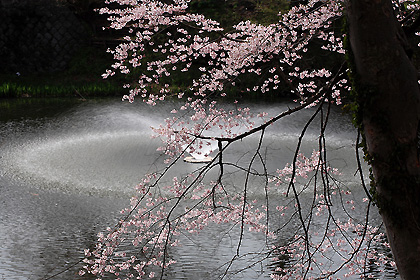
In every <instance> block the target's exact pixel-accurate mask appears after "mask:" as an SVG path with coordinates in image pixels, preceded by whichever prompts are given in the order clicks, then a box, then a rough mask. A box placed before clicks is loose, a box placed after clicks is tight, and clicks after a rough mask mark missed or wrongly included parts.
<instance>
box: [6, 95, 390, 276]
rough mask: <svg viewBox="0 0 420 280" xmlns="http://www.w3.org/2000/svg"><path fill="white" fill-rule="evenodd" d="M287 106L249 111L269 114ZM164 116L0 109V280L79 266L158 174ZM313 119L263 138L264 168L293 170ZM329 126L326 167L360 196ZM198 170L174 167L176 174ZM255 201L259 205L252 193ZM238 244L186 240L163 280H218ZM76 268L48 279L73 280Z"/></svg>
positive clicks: (139, 107)
mask: <svg viewBox="0 0 420 280" xmlns="http://www.w3.org/2000/svg"><path fill="white" fill-rule="evenodd" d="M286 106H287V104H283V105H281V104H280V105H267V104H259V105H255V107H256V108H257V110H262V109H264V110H267V111H270V110H271V111H273V110H279V107H281V108H286ZM169 108H170V104H169V105H168V106H167V107H158V108H149V107H147V106H145V105H144V104H141V103H135V104H129V103H128V102H121V101H120V100H91V101H86V102H81V101H77V100H69V99H67V100H66V99H64V100H63V99H56V100H12V101H0V193H1V195H0V207H1V208H0V209H1V211H0V279H43V278H46V277H49V276H52V275H54V274H55V273H58V272H60V271H61V270H63V269H65V268H69V267H71V266H72V265H73V264H74V263H75V262H77V261H78V260H79V259H80V258H82V257H83V249H85V248H89V247H92V246H93V244H94V242H95V240H96V235H97V233H98V232H99V231H102V230H104V229H105V228H106V227H108V226H111V227H112V226H113V225H115V221H116V219H117V218H118V217H119V214H118V213H119V210H120V209H122V208H124V207H126V206H127V205H128V202H129V199H130V196H131V194H133V187H134V186H135V185H136V184H137V182H139V181H140V179H141V178H142V176H143V175H144V174H145V173H146V172H150V171H153V170H155V169H157V168H159V167H161V166H163V158H162V157H161V156H160V155H159V153H158V152H156V148H157V147H158V146H159V144H160V143H159V142H158V141H157V140H152V139H151V138H150V136H151V130H150V126H157V125H158V124H159V123H160V120H161V119H162V118H163V117H164V116H167V112H168V109H169ZM169 111H170V110H169ZM309 116H310V112H309V113H304V114H303V115H301V116H300V117H298V118H292V119H289V120H287V121H283V122H280V123H279V124H278V125H276V126H273V128H272V130H271V132H270V131H267V136H266V143H267V149H266V151H267V153H268V154H269V155H272V157H267V161H268V162H267V164H268V165H272V166H274V168H282V167H283V166H284V164H285V163H286V162H288V161H290V158H291V156H292V155H293V151H294V146H295V144H296V136H297V135H299V132H300V128H301V127H302V125H303V124H304V123H305V122H306V121H307V119H308V118H309ZM335 118H336V121H335V122H334V123H332V124H331V127H330V131H329V135H331V136H330V137H329V142H330V143H331V144H330V154H329V158H330V161H331V163H332V164H333V165H334V166H337V167H339V168H341V169H342V170H344V171H343V175H342V176H341V180H342V181H343V182H344V183H345V184H348V185H349V188H358V187H359V185H358V183H357V178H356V179H355V177H354V173H355V170H356V166H355V163H354V147H353V146H352V143H353V140H354V137H355V133H354V129H353V128H352V127H351V124H350V122H349V120H348V117H346V116H342V115H341V114H340V113H339V111H337V114H336V116H335ZM308 134H309V140H307V141H306V142H305V143H304V145H303V149H304V150H306V151H308V152H310V151H312V149H314V145H315V147H316V143H317V138H316V135H315V134H314V136H313V138H311V132H310V131H309V133H308ZM257 140H258V138H255V139H250V140H246V141H243V142H242V144H241V146H240V147H239V148H236V149H237V150H232V151H227V158H229V156H232V157H233V156H236V155H237V154H238V153H243V154H244V155H246V152H247V151H248V150H251V149H252V148H253V147H255V144H256V143H257V142H258V141H257ZM314 143H315V144H314ZM229 153H230V154H229ZM195 167H196V166H193V165H191V164H188V163H180V164H179V166H178V167H177V168H176V169H175V170H174V173H175V174H177V173H179V174H183V173H185V172H187V171H191V170H193V168H195ZM229 180H232V182H233V183H232V185H235V182H238V180H240V178H236V177H235V176H234V175H232V176H231V177H230V179H229ZM251 194H252V195H253V196H255V197H257V198H258V197H260V196H262V192H261V190H258V189H255V191H252V190H251ZM273 195H276V194H273ZM235 235H237V234H235V231H228V230H227V228H226V227H220V226H212V227H209V229H208V230H206V231H204V232H202V233H200V234H199V235H196V236H193V235H185V236H182V237H181V239H182V240H181V241H182V242H183V244H184V245H183V246H181V247H176V248H174V249H173V251H172V252H171V253H172V254H173V255H174V258H175V259H176V260H177V261H178V263H177V264H176V265H174V267H173V268H172V269H171V270H170V271H168V279H209V280H210V279H217V278H218V276H219V275H220V274H221V273H222V272H223V269H219V268H220V267H221V266H222V264H223V263H225V262H227V261H229V260H230V259H231V258H232V256H233V255H234V254H235V252H236V242H237V236H235ZM264 245H265V237H264V236H261V235H257V234H249V235H248V236H247V239H246V240H245V241H244V243H243V247H244V248H243V251H246V250H247V249H249V250H254V251H258V249H259V248H263V247H264ZM247 261H249V260H244V261H242V262H239V263H238V264H237V266H238V267H237V268H239V267H241V266H246V265H247ZM79 268H80V266H75V267H71V268H70V269H69V270H68V271H66V272H65V273H62V274H60V275H58V276H57V277H55V278H53V279H78V277H77V272H78V270H79ZM269 273H270V269H269V268H267V263H266V262H265V263H263V264H262V265H261V266H256V267H254V268H253V269H250V270H249V271H246V272H241V273H239V274H237V275H231V278H232V279H270V277H269ZM394 276H395V271H389V273H388V274H387V275H385V276H382V277H383V278H386V279H394ZM86 279H87V278H86ZM92 279H93V278H92ZM228 279H230V278H228Z"/></svg>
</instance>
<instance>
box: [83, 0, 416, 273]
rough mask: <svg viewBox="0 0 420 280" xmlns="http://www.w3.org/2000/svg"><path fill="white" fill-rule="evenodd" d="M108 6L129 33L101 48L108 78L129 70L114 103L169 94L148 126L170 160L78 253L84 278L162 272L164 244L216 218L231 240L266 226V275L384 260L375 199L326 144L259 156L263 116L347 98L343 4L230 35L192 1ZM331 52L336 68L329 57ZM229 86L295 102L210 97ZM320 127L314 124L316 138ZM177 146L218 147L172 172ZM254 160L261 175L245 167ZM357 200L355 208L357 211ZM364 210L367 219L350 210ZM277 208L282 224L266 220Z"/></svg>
mask: <svg viewBox="0 0 420 280" xmlns="http://www.w3.org/2000/svg"><path fill="white" fill-rule="evenodd" d="M106 2H107V3H108V4H114V8H109V7H108V8H102V9H100V13H102V14H107V15H109V21H110V28H113V29H124V30H126V31H127V32H126V34H127V35H125V36H124V38H123V39H124V42H123V43H121V44H120V45H119V46H117V47H116V48H115V49H112V50H111V49H110V50H109V52H110V53H112V54H113V55H114V58H115V60H116V62H115V63H114V64H113V65H112V69H110V70H107V72H106V73H105V74H104V75H103V76H104V78H106V77H109V76H112V75H114V74H115V73H116V72H118V71H119V72H121V73H123V74H130V75H132V76H135V81H134V82H133V83H132V84H127V85H125V86H126V87H127V88H130V93H129V94H128V95H126V96H124V99H128V100H129V101H130V102H133V101H134V99H135V98H139V99H141V100H143V102H146V103H147V104H150V105H152V106H154V105H157V104H158V103H159V102H162V101H164V100H167V99H168V98H172V99H176V100H179V102H173V104H174V108H173V110H172V111H171V114H172V116H171V117H170V118H167V119H166V120H164V123H163V124H161V125H160V126H158V127H154V128H153V131H154V133H155V136H154V137H156V138H159V139H161V140H162V146H161V147H160V148H159V149H158V151H159V152H161V153H163V154H165V155H166V158H165V164H166V167H165V168H164V169H163V170H160V171H159V172H156V173H151V174H147V175H145V177H144V179H143V181H142V182H141V183H140V184H139V185H138V186H137V187H136V191H137V193H136V196H135V197H133V198H132V200H131V206H130V207H129V208H127V209H125V210H123V211H122V214H123V218H122V219H121V220H120V221H119V222H118V225H117V226H115V227H114V228H109V229H108V230H107V232H106V233H100V234H99V235H98V242H97V243H96V246H95V247H94V248H90V249H88V250H86V251H85V256H86V258H85V259H84V263H85V265H84V268H83V269H82V270H81V271H80V274H81V275H83V274H85V273H90V274H94V275H96V276H97V277H98V279H100V278H101V277H103V276H105V275H107V274H112V275H115V276H116V277H121V279H122V278H124V279H126V278H127V279H143V278H155V277H160V276H162V275H164V271H165V269H168V267H170V266H171V265H172V264H174V263H175V262H176V260H173V259H172V258H171V256H170V252H169V251H170V248H171V247H173V246H178V245H179V238H178V237H179V235H180V234H183V233H185V232H187V233H190V234H197V233H199V232H200V231H202V230H204V229H205V227H206V226H208V225H209V224H214V223H215V224H226V223H231V224H233V225H235V226H237V227H239V228H240V240H242V237H243V236H244V235H245V233H246V232H253V233H261V234H265V235H266V236H267V240H269V241H267V244H266V245H267V246H266V251H265V252H264V254H262V256H263V255H264V257H262V258H267V256H268V258H272V262H273V263H275V268H274V269H273V273H272V274H271V276H272V278H273V279H319V278H324V279H333V277H336V275H340V276H338V277H342V278H345V277H354V276H357V277H360V278H367V277H374V276H373V275H370V274H369V273H368V272H367V271H366V266H367V265H368V264H369V265H370V264H371V263H375V264H376V265H377V266H378V267H383V266H388V265H394V263H393V262H392V261H391V260H390V259H389V258H388V257H387V256H386V254H384V253H383V252H380V251H379V249H378V248H382V247H383V246H385V247H386V246H387V244H386V242H384V237H383V233H382V232H381V230H380V229H378V228H377V227H376V226H377V225H373V224H371V222H370V220H369V219H367V218H366V216H368V214H369V211H370V210H369V209H370V207H371V202H370V201H369V199H366V200H363V203H362V201H361V200H362V199H361V198H357V199H356V198H353V197H352V194H351V192H350V191H348V190H346V189H345V188H344V187H343V186H340V184H336V182H337V181H336V180H335V179H334V178H333V176H337V175H338V174H339V172H338V170H336V169H334V168H333V167H330V166H328V165H327V162H326V159H325V156H324V154H323V153H324V152H325V145H324V146H322V145H320V151H314V152H313V153H312V154H311V155H310V156H305V155H304V154H303V153H302V152H301V151H300V150H299V149H297V151H296V154H295V155H296V157H295V159H294V160H293V162H292V163H291V164H287V165H286V166H285V167H283V168H279V167H275V169H274V172H273V174H270V173H269V171H268V168H267V167H266V165H265V162H264V157H263V156H262V153H261V143H262V142H263V138H264V133H265V130H266V129H268V128H269V127H270V125H271V124H273V123H274V122H276V121H278V120H279V119H281V118H283V117H284V116H288V115H291V114H295V113H296V112H299V111H300V110H303V109H305V108H307V107H311V106H318V108H323V107H322V106H324V105H326V107H328V106H331V104H341V102H342V95H343V93H346V92H348V91H349V89H350V88H349V85H348V83H347V79H346V76H345V75H344V74H345V68H344V69H343V67H342V66H341V65H342V61H343V60H344V54H345V48H344V43H343V41H344V39H345V34H342V33H341V26H340V24H339V22H340V18H341V17H342V14H343V9H344V6H343V3H342V1H334V0H309V1H307V4H305V5H296V6H293V7H291V8H290V9H289V10H287V11H283V12H280V13H279V14H278V22H275V23H272V24H269V25H261V24H258V23H255V22H251V21H242V22H239V23H238V24H236V25H235V26H233V27H232V29H231V30H230V31H226V30H225V29H224V28H223V27H222V26H221V25H220V24H219V23H218V22H217V21H215V20H213V19H209V18H207V17H205V16H204V15H201V14H197V13H192V12H190V10H189V2H190V0H173V1H158V0H107V1H106ZM393 2H394V5H395V9H396V11H399V12H398V19H399V20H403V18H404V14H407V13H408V12H407V11H410V10H412V9H418V8H419V7H418V4H417V3H415V1H408V0H404V1H393ZM115 5H118V8H115ZM315 49H316V50H315ZM314 52H315V53H316V54H320V53H321V54H326V55H325V57H323V59H325V60H326V61H325V63H324V64H322V66H320V65H321V64H320V63H313V62H312V60H313V59H314V58H313V57H314ZM329 56H334V57H338V59H337V61H339V62H340V63H338V64H337V63H334V62H335V60H334V61H327V60H328V57H329ZM175 73H176V74H175ZM183 74H185V79H186V80H185V81H184V80H183V82H185V84H187V86H186V87H184V88H182V87H174V85H173V84H172V83H171V79H172V78H173V77H174V76H175V75H177V76H176V77H179V75H183ZM182 77H184V76H182ZM249 82H250V83H249ZM249 84H252V85H251V86H249ZM232 89H233V90H236V91H243V92H255V93H258V94H261V95H263V94H265V93H267V92H276V93H278V94H281V93H282V92H280V91H284V90H286V89H287V91H289V93H291V94H293V95H294V96H295V98H296V101H297V103H296V104H297V105H296V107H294V108H289V110H286V111H285V112H279V113H278V114H276V115H269V114H268V113H266V112H256V113H253V112H252V111H251V109H250V108H248V107H246V106H241V105H240V102H239V101H237V100H236V101H234V102H232V103H233V104H231V105H230V106H227V105H226V104H224V105H223V106H219V105H220V104H219V102H218V100H219V99H220V98H221V97H225V96H226V95H228V94H229V92H230V91H229V90H232ZM305 129H306V128H305ZM324 131H325V127H324V124H323V125H322V126H321V130H320V135H319V138H320V139H321V140H322V139H323V137H324V136H323V133H324ZM255 135H261V140H260V141H259V142H258V145H257V147H256V148H255V151H249V152H250V154H252V156H251V159H250V160H249V161H247V162H245V163H242V162H240V160H243V159H238V160H237V161H236V162H235V163H231V162H229V163H228V162H226V161H225V160H224V155H225V151H226V149H228V148H229V147H230V146H231V145H234V144H236V143H238V145H241V144H240V142H241V141H242V140H243V139H245V138H247V137H251V136H255ZM302 135H303V134H302ZM321 140H320V142H322V141H321ZM186 153H189V154H191V155H193V156H194V157H195V158H210V157H208V156H209V155H210V154H212V155H215V156H214V158H210V162H209V163H208V164H205V165H200V166H199V167H197V168H196V169H195V170H194V171H192V172H186V174H179V175H177V176H175V177H172V178H171V179H168V178H170V177H171V176H170V175H169V174H170V170H171V168H172V167H173V166H174V165H175V164H178V163H179V162H180V161H181V160H180V159H182V157H183V156H184V155H185V154H186ZM257 159H259V160H260V162H261V169H263V172H260V171H257V169H256V168H254V166H255V164H256V162H257ZM227 167H230V168H234V169H235V168H236V169H235V172H243V175H244V176H242V177H243V184H242V188H241V189H240V190H239V191H238V190H234V191H233V190H232V188H230V186H228V184H227V183H225V178H226V177H228V176H229V175H227V174H232V173H233V172H232V173H227V172H226V169H227ZM213 170H216V172H213ZM212 173H213V175H214V173H217V175H216V178H211V180H208V177H209V176H210V175H209V174H212ZM250 176H254V177H259V178H264V179H265V183H264V185H263V187H262V189H264V191H265V192H266V195H265V197H264V199H260V200H258V199H252V200H251V199H250V198H249V197H250V196H249V193H248V191H249V187H250V185H251V183H250V182H249V177H250ZM301 180H306V183H302V186H304V187H303V188H300V189H296V188H295V183H296V184H297V183H299V182H300V181H301ZM319 182H322V184H321V183H319ZM332 182H334V183H332ZM270 188H271V189H277V190H281V191H279V192H277V195H279V196H275V197H274V198H273V199H274V200H275V199H278V200H275V201H276V203H278V204H276V205H275V207H274V209H275V211H273V206H272V204H269V203H268V202H269V201H272V200H270V199H269V195H268V192H269V189H270ZM287 188H288V189H289V190H290V188H293V193H294V194H293V195H291V196H289V190H288V191H287V192H285V191H284V190H285V189H287ZM302 194H303V195H305V196H310V194H311V195H312V196H310V198H311V199H310V200H308V201H310V203H307V205H302V201H301V199H300V195H302ZM281 202H284V203H281ZM357 204H363V205H362V206H360V205H358V207H359V209H357V208H358V207H356V206H355V205H357ZM360 209H364V210H365V212H364V213H365V214H366V215H365V216H363V217H362V218H360V217H359V218H355V217H356V216H357V213H360ZM356 210H357V211H356ZM273 212H275V213H273ZM337 212H339V213H341V215H338V214H337ZM362 212H363V211H362ZM337 215H338V216H337ZM273 216H274V217H277V218H275V219H278V220H279V221H280V224H282V225H281V226H279V224H278V223H276V222H272V218H270V219H269V217H273ZM275 219H274V220H275ZM320 224H322V226H319V225H320ZM278 228H288V229H290V232H293V234H291V236H290V239H289V240H282V243H281V244H280V243H279V240H278V238H277V237H278V236H277V230H278ZM240 243H241V241H239V244H238V247H240V245H241V244H240ZM381 246H382V247H381ZM130 247H131V248H134V250H133V249H129V248H130ZM235 257H236V256H233V258H232V261H233V260H234V259H235Z"/></svg>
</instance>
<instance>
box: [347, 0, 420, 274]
mask: <svg viewBox="0 0 420 280" xmlns="http://www.w3.org/2000/svg"><path fill="white" fill-rule="evenodd" d="M347 19H348V28H349V34H348V35H349V39H350V46H351V50H352V53H351V52H350V53H349V55H351V56H352V57H350V60H351V59H352V60H353V62H354V64H353V66H354V68H353V69H354V71H353V77H354V80H353V86H354V88H355V89H356V92H357V97H356V100H357V102H358V105H359V114H358V115H359V117H360V121H361V123H360V124H361V126H362V128H363V131H364V136H365V139H366V147H367V152H368V154H369V157H371V159H372V160H371V165H372V170H373V175H374V178H375V182H373V184H374V185H373V186H372V188H373V193H374V199H375V202H376V203H377V205H378V207H379V209H380V213H381V215H382V218H383V221H384V224H385V227H386V231H387V236H388V240H389V242H390V245H391V249H392V252H393V255H394V258H395V261H396V263H397V268H398V271H399V273H400V275H401V277H402V279H406V280H407V279H409V280H418V279H420V268H419V266H420V164H419V152H418V150H419V149H418V129H419V127H420V126H419V120H420V92H419V85H418V83H417V71H416V69H415V68H414V66H413V64H412V63H411V61H410V59H409V57H408V56H407V48H406V46H407V44H406V39H405V36H404V33H403V31H402V29H401V26H400V24H399V23H398V21H397V20H396V18H395V16H394V13H393V9H392V4H391V0H348V1H347Z"/></svg>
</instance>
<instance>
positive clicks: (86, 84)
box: [0, 46, 124, 98]
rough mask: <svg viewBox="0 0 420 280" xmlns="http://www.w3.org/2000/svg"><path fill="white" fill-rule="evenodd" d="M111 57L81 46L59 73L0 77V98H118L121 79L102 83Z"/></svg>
mask: <svg viewBox="0 0 420 280" xmlns="http://www.w3.org/2000/svg"><path fill="white" fill-rule="evenodd" d="M111 62H112V58H111V57H110V56H109V55H108V54H107V53H105V51H104V50H98V49H96V48H94V47H90V46H86V47H82V48H81V49H80V50H79V52H78V53H76V54H75V55H74V56H73V58H72V60H71V61H70V63H69V66H68V69H67V70H65V71H63V72H59V73H33V74H32V73H25V72H22V73H14V74H0V80H1V81H4V82H2V83H0V97H3V98H4V97H6V98H10V97H69V96H76V97H79V98H87V97H89V96H111V95H121V94H122V93H123V92H124V89H123V88H122V87H121V85H122V81H121V79H118V78H117V79H108V80H104V79H102V77H101V74H102V73H104V72H105V69H106V68H107V67H108V66H109V65H110V64H111Z"/></svg>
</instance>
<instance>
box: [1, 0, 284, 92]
mask: <svg viewBox="0 0 420 280" xmlns="http://www.w3.org/2000/svg"><path fill="white" fill-rule="evenodd" d="M62 2H63V3H64V4H66V5H69V6H70V7H71V9H72V10H73V11H74V12H75V13H76V14H78V15H79V16H81V17H82V18H85V20H89V18H90V17H84V16H82V15H83V14H86V13H91V12H92V11H90V9H92V5H91V4H92V3H94V2H95V3H96V4H95V5H96V6H97V5H99V4H98V3H99V2H98V1H89V2H87V1H75V0H67V1H62ZM101 3H102V2H101ZM101 5H102V4H101ZM288 5H289V3H288V1H286V0H281V1H278V0H245V1H242V0H231V1H225V0H195V1H192V3H191V8H190V9H191V11H192V12H197V11H199V12H200V13H203V14H204V15H205V16H208V17H211V18H214V19H216V20H218V21H220V22H221V24H222V25H223V26H226V27H228V26H232V25H234V24H236V23H238V22H240V21H241V20H243V19H250V20H251V21H253V22H257V23H261V24H269V23H272V22H275V21H276V20H277V15H278V11H279V10H285V9H287V8H288ZM104 24H106V21H105V22H104ZM87 26H89V25H87ZM96 35H97V34H96ZM108 35H109V34H108ZM90 36H91V37H92V38H90V39H93V38H94V37H95V34H93V33H91V34H90ZM113 36H116V38H114V39H117V37H118V36H119V35H118V34H117V33H116V34H113ZM111 41H112V38H111ZM105 45H106V44H104V45H103V46H97V45H94V44H92V43H88V42H87V43H86V44H85V45H83V46H81V48H80V49H79V51H78V52H77V53H76V54H74V55H73V57H72V59H71V61H70V63H69V65H68V67H67V69H66V70H64V71H62V72H54V73H28V72H26V71H25V69H22V70H21V71H20V72H18V73H0V98H14V97H18V98H20V97H77V98H81V99H85V98H89V97H93V96H121V95H123V94H125V93H127V89H123V88H122V85H123V84H124V83H126V82H127V81H128V82H131V81H133V80H135V76H136V75H137V74H139V72H140V71H142V69H136V70H134V71H133V73H131V74H130V75H127V76H124V75H121V74H116V75H115V76H113V77H111V78H108V79H106V80H104V79H102V77H101V75H102V74H103V73H104V72H105V70H106V69H107V68H108V67H110V65H111V64H112V62H113V59H112V56H111V55H109V54H108V53H106V47H107V46H105ZM193 72H194V71H193ZM189 75H192V76H194V75H195V73H189ZM171 80H172V81H171V84H175V85H176V87H178V88H180V89H184V88H185V87H186V85H184V83H185V77H184V76H182V77H177V76H176V75H174V76H173V77H171ZM230 91H232V95H230V96H232V97H233V98H241V97H244V96H243V91H242V92H240V90H238V89H236V88H232V89H230ZM267 97H268V96H267ZM250 98H251V99H252V96H251V97H250ZM269 98H270V97H269ZM257 99H259V98H257Z"/></svg>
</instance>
